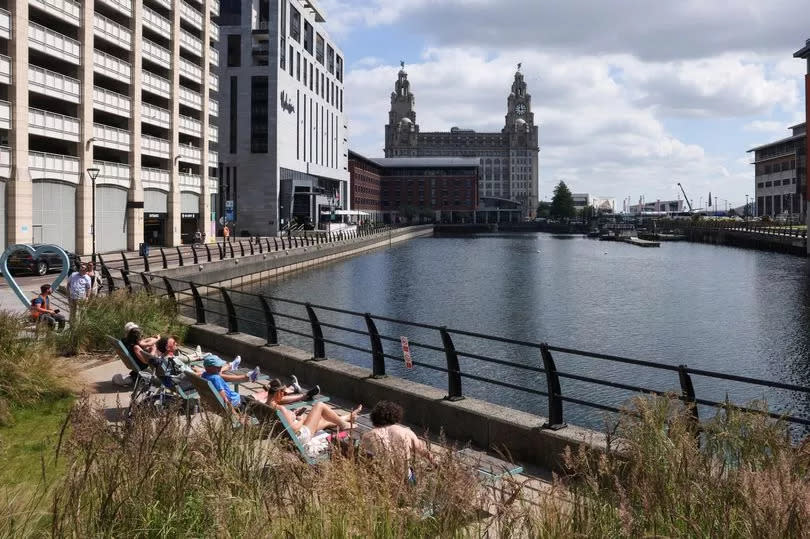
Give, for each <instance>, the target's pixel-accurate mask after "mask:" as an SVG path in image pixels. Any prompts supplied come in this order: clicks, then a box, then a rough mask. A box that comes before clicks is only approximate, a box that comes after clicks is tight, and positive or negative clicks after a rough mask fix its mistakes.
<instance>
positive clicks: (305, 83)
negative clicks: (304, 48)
mask: <svg viewBox="0 0 810 539" xmlns="http://www.w3.org/2000/svg"><path fill="white" fill-rule="evenodd" d="M299 54H300V53H299ZM307 65H308V64H307V58H306V56H305V57H304V86H306V85H307Z"/></svg>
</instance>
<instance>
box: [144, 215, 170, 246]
mask: <svg viewBox="0 0 810 539" xmlns="http://www.w3.org/2000/svg"><path fill="white" fill-rule="evenodd" d="M167 219H168V214H166V213H146V214H144V216H143V241H144V242H145V243H148V244H149V246H150V247H165V246H166V221H167Z"/></svg>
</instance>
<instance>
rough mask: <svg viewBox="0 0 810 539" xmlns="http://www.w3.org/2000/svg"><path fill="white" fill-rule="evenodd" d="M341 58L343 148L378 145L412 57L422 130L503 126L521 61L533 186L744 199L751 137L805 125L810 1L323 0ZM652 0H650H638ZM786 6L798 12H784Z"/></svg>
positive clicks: (618, 194)
mask: <svg viewBox="0 0 810 539" xmlns="http://www.w3.org/2000/svg"><path fill="white" fill-rule="evenodd" d="M321 3H322V4H323V6H324V7H325V8H326V10H327V29H328V31H329V32H330V34H331V35H332V36H333V37H335V38H336V39H337V41H338V43H340V45H341V47H342V48H343V50H344V53H345V56H346V65H347V67H348V71H347V77H346V103H347V115H348V121H349V131H350V135H349V136H350V147H351V148H352V149H354V150H356V151H360V152H361V153H365V154H367V155H370V156H379V155H381V154H382V146H383V136H384V131H383V129H384V125H385V123H386V120H387V112H388V106H389V95H390V93H391V91H392V89H393V84H394V81H395V80H396V73H397V71H398V69H399V61H400V60H401V59H403V60H405V61H406V63H407V71H408V74H409V78H410V81H411V87H412V90H413V92H414V94H415V96H416V117H417V123H419V124H420V128H421V129H422V130H446V129H449V128H450V127H452V126H455V125H457V126H460V127H468V128H473V129H476V130H480V131H499V130H500V129H501V128H502V127H503V121H504V114H505V112H506V98H507V95H508V93H509V87H510V85H511V81H512V77H513V75H514V71H515V65H516V64H517V62H523V72H524V74H525V77H526V79H527V82H528V84H529V93H530V94H531V95H532V110H533V112H534V113H535V121H537V122H539V125H540V145H541V151H540V194H541V198H544V197H545V196H547V195H549V194H550V192H551V190H552V188H553V186H554V185H555V184H556V183H557V182H558V181H559V180H561V179H562V180H565V181H566V183H568V184H569V186H570V187H571V189H572V190H573V191H575V192H589V193H591V194H595V195H602V196H612V197H615V198H616V199H617V201H618V203H619V206H620V207H621V200H622V199H624V198H625V197H631V198H632V199H633V200H638V197H639V196H640V195H644V196H645V197H646V198H647V199H648V200H653V199H656V198H660V199H665V198H674V197H675V196H676V193H677V191H676V189H677V188H676V185H675V184H676V183H677V182H678V181H680V182H682V183H683V185H684V186H685V187H686V189H687V192H688V193H689V196H690V198H692V199H694V201H695V202H698V200H699V197H701V196H702V197H704V198H705V196H706V195H707V194H708V192H709V191H712V193H713V195H717V196H719V197H721V198H723V199H727V200H729V201H730V203H731V204H733V205H741V204H742V203H743V202H744V201H745V195H746V193H748V194H750V193H752V191H753V170H752V167H751V165H749V164H748V162H749V157H750V156H749V155H747V154H746V153H745V152H746V150H748V149H749V148H751V147H752V146H755V145H757V144H760V143H763V142H767V141H770V140H775V139H778V138H781V137H784V136H787V135H788V129H787V128H788V127H789V126H790V125H792V124H794V123H798V122H799V121H803V120H804V112H803V111H804V92H803V84H802V81H803V74H804V70H805V65H804V64H803V62H802V61H801V60H795V59H793V58H792V53H793V52H794V51H795V50H797V49H799V48H801V46H802V45H803V43H804V40H805V39H806V38H810V10H809V9H807V4H806V0H771V1H770V2H764V1H761V0H727V1H725V2H714V3H711V2H705V1H698V0H683V1H682V2H679V3H663V2H637V1H634V0H600V1H598V2H594V1H592V0H591V1H588V0H567V1H566V2H559V1H558V0H493V1H488V0H442V1H438V0H407V1H406V0H321ZM644 4H649V5H647V6H644ZM786 14H790V15H789V16H786Z"/></svg>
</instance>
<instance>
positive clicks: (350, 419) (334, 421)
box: [267, 378, 363, 445]
mask: <svg viewBox="0 0 810 539" xmlns="http://www.w3.org/2000/svg"><path fill="white" fill-rule="evenodd" d="M268 388H269V390H270V392H271V394H272V397H269V398H268V402H267V404H268V405H269V406H270V407H271V408H272V409H274V410H278V411H279V412H280V413H281V414H282V415H283V416H284V418H285V419H286V420H287V423H288V424H289V425H290V427H291V428H292V430H293V432H295V434H296V435H297V436H298V439H299V440H300V441H301V443H302V444H304V445H306V444H307V443H308V442H309V441H310V440H311V439H312V435H313V434H315V433H316V432H318V431H319V430H324V429H329V428H335V427H337V428H339V429H341V430H349V429H352V428H354V423H355V421H357V416H358V415H359V414H360V410H362V409H363V406H362V405H358V406H357V407H356V408H355V409H354V410H352V411H351V413H349V414H345V415H338V413H337V412H335V411H334V410H333V409H332V408H330V407H329V406H327V405H326V404H325V403H323V402H316V403H315V404H314V405H313V406H312V409H311V410H310V411H309V413H306V412H303V413H301V415H298V416H297V415H296V414H294V413H293V412H291V411H290V410H287V409H286V408H285V407H284V405H283V404H282V400H283V399H284V396H285V395H286V392H285V389H286V386H285V385H284V384H282V383H281V380H279V379H278V378H274V379H273V380H270V384H269V385H268Z"/></svg>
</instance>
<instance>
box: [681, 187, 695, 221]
mask: <svg viewBox="0 0 810 539" xmlns="http://www.w3.org/2000/svg"><path fill="white" fill-rule="evenodd" d="M678 187H680V188H681V193H683V198H685V199H686V205H687V206H689V213H692V212H693V211H694V210H693V209H692V204H691V203H690V202H689V197H688V196H686V191H684V190H683V185H681V182H678Z"/></svg>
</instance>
